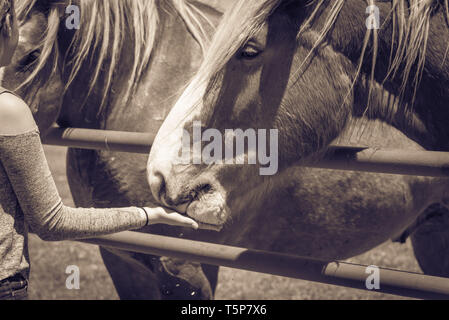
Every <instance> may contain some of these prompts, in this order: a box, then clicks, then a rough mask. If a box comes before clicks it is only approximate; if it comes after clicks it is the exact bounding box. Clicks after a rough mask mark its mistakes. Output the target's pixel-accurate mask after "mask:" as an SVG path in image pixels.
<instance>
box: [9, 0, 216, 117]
mask: <svg viewBox="0 0 449 320" xmlns="http://www.w3.org/2000/svg"><path fill="white" fill-rule="evenodd" d="M158 2H159V1H158V0H111V1H105V0H89V1H80V2H79V5H80V11H81V12H82V13H83V14H81V21H80V24H81V25H82V26H83V27H82V28H80V29H79V30H77V31H76V32H75V35H74V38H73V41H72V43H71V46H70V49H69V52H70V53H71V54H72V55H73V56H72V58H71V60H70V61H68V62H67V63H66V64H65V65H64V67H65V68H69V69H68V70H69V72H68V74H69V78H68V82H67V83H66V86H65V90H67V89H68V88H69V87H70V85H71V84H72V82H73V81H74V79H75V78H76V76H77V75H78V73H79V71H80V69H81V68H82V66H83V65H84V63H90V59H89V58H90V57H91V55H92V53H93V52H97V53H98V59H97V60H96V61H95V63H94V64H93V67H92V68H93V76H92V78H91V79H90V81H89V87H88V93H87V95H86V99H87V97H88V96H89V95H90V93H91V91H92V90H93V88H94V86H95V84H96V83H97V81H98V79H99V76H100V73H101V72H102V71H103V70H102V67H103V64H105V63H106V61H107V59H110V63H109V67H108V70H106V76H105V86H104V89H103V96H102V100H101V106H100V109H99V113H100V112H101V111H102V109H103V107H104V105H105V103H106V98H107V96H108V93H109V90H110V88H111V84H112V80H113V75H114V72H115V70H116V68H117V66H118V65H119V61H120V53H121V49H122V47H123V45H125V44H126V43H125V40H128V39H132V40H131V41H133V44H131V45H132V46H134V60H133V66H132V68H131V71H130V77H129V80H128V86H127V90H126V93H125V97H124V98H125V99H126V100H127V99H128V98H129V96H130V95H131V94H132V93H133V91H134V90H135V88H136V86H137V84H138V82H139V80H140V77H141V75H142V73H143V71H144V70H145V68H146V67H147V66H148V64H149V61H150V59H151V54H152V51H153V47H154V43H155V38H156V32H157V30H158V28H157V27H158V21H159V20H158V19H159V14H158V8H157V3H158ZM165 2H167V3H169V4H171V5H172V6H173V7H174V8H175V9H176V10H177V12H178V13H179V15H180V16H181V18H182V19H183V20H184V22H185V23H186V26H187V28H188V29H189V31H190V32H191V33H192V34H193V35H194V37H195V39H196V40H197V41H198V42H199V43H200V45H201V47H202V48H203V49H205V48H206V47H207V41H208V39H207V33H206V32H205V30H204V29H203V27H202V25H201V23H200V20H199V19H198V15H200V16H202V17H203V19H204V20H205V21H206V22H207V23H210V24H211V25H212V23H211V22H210V21H209V20H208V19H207V17H205V16H204V15H203V14H202V13H201V11H200V10H199V9H198V8H197V7H195V5H194V4H193V3H191V2H190V1H189V0H165ZM18 3H19V4H18V9H17V12H18V18H19V20H20V21H25V20H26V17H27V16H28V15H29V14H30V13H32V11H33V8H34V6H35V5H36V4H37V0H18ZM68 3H69V4H71V3H72V1H71V0H70V1H68ZM68 3H67V1H65V3H63V5H64V6H63V8H65V7H66V6H67V5H68ZM60 5H61V3H58V2H56V3H55V4H54V5H52V6H51V7H50V9H49V12H48V17H47V19H48V26H47V30H46V33H45V36H44V38H43V40H42V42H41V44H40V49H41V55H40V57H39V59H38V60H37V62H36V66H35V68H34V70H33V72H32V73H31V74H30V76H29V77H28V78H27V79H26V80H25V81H24V83H23V84H22V85H21V86H26V85H30V84H32V83H33V82H34V81H38V78H39V76H40V75H41V73H42V71H43V70H44V68H45V66H46V65H47V63H48V62H49V59H50V58H52V59H53V61H52V63H53V68H52V71H51V72H52V73H54V72H56V71H57V68H58V61H59V55H60V53H59V51H58V47H57V37H58V31H59V27H60V23H61V19H60V14H61V9H62V8H61V7H60ZM86 13H87V14H86ZM127 30H129V33H130V36H129V37H128V38H125V37H124V35H125V32H126V31H127ZM126 45H127V44H126ZM64 58H66V57H64ZM64 60H65V59H64Z"/></svg>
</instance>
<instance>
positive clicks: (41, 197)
mask: <svg viewBox="0 0 449 320" xmlns="http://www.w3.org/2000/svg"><path fill="white" fill-rule="evenodd" d="M0 162H1V163H2V165H3V167H4V168H5V170H6V173H7V175H8V179H9V181H10V183H11V185H12V187H13V190H14V193H15V194H16V197H17V199H18V201H19V204H20V207H21V209H22V211H23V213H24V215H25V220H26V221H27V223H28V224H29V225H30V227H31V228H32V230H33V232H35V233H36V234H37V235H38V236H39V237H40V238H42V239H43V240H47V241H56V240H69V239H73V240H74V239H82V238H90V237H94V236H99V235H104V234H109V233H114V232H120V231H125V230H130V229H138V228H141V227H143V226H145V224H146V215H145V213H144V212H143V211H141V210H140V209H138V208H137V207H128V208H113V209H95V208H70V207H66V206H65V205H63V203H62V200H61V197H60V196H59V193H58V190H57V189H56V185H55V182H54V180H53V177H52V174H51V172H50V169H49V167H48V163H47V160H46V158H45V154H44V150H43V147H42V143H41V139H40V136H39V131H38V128H37V127H36V128H35V129H34V130H32V131H30V132H26V133H23V134H18V135H0Z"/></svg>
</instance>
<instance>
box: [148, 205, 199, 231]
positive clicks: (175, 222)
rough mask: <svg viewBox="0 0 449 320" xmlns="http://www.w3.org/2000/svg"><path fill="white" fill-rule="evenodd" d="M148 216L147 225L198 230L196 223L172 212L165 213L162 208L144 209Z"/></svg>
mask: <svg viewBox="0 0 449 320" xmlns="http://www.w3.org/2000/svg"><path fill="white" fill-rule="evenodd" d="M145 211H146V212H147V214H148V224H149V225H150V224H158V223H160V224H168V225H171V226H179V227H188V228H193V229H198V223H196V221H195V220H192V219H190V218H189V217H186V216H183V215H181V214H179V213H177V212H174V211H167V210H166V209H164V208H161V207H157V208H148V207H145Z"/></svg>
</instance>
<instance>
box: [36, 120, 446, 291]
mask: <svg viewBox="0 0 449 320" xmlns="http://www.w3.org/2000/svg"><path fill="white" fill-rule="evenodd" d="M153 140H154V136H152V135H151V134H148V133H135V132H119V131H104V130H92V129H78V128H67V129H62V128H53V129H51V130H50V132H49V134H48V135H47V137H46V138H45V139H44V143H46V144H52V145H58V146H68V147H75V148H83V149H96V150H108V151H119V152H132V153H142V154H148V153H149V151H150V148H151V144H152V142H153ZM304 165H306V166H311V167H318V168H328V169H340V170H356V171H368V172H379V173H392V174H407V175H421V176H433V177H449V153H444V152H429V151H408V150H375V149H370V148H368V147H345V146H332V147H331V148H330V149H329V152H328V153H327V154H326V156H325V157H324V159H322V160H320V161H319V162H313V163H305V164H304ZM82 241H83V242H86V243H90V244H96V245H101V246H105V247H113V248H118V249H122V250H127V251H133V252H140V253H146V254H153V255H159V256H170V257H175V258H181V259H186V260H190V261H196V262H201V263H207V264H212V265H218V266H227V267H231V268H237V269H244V270H249V271H255V272H263V273H269V274H273V275H279V276H285V277H291V278H297V279H303V280H308V281H314V282H320V283H326V284H332V285H339V286H345V287H350V288H356V289H362V290H368V289H367V287H366V283H365V281H366V279H367V277H368V276H369V274H367V273H366V271H367V269H366V268H367V266H363V265H357V264H351V263H346V262H337V261H336V262H331V263H329V262H324V261H319V260H316V259H310V258H304V257H298V256H294V255H286V254H279V253H274V252H266V251H259V250H251V249H245V248H238V247H231V246H224V245H218V244H212V243H205V242H198V241H191V240H185V239H177V238H170V237H164V236H158V235H149V234H143V233H137V232H121V233H117V234H113V235H107V236H102V237H98V238H95V239H86V240H82ZM379 271H380V289H379V290H376V291H377V292H382V293H388V294H395V295H399V296H406V297H414V298H421V299H449V278H440V277H432V276H427V275H423V274H418V273H411V272H406V271H400V270H392V269H385V268H379Z"/></svg>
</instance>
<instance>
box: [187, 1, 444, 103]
mask: <svg viewBox="0 0 449 320" xmlns="http://www.w3.org/2000/svg"><path fill="white" fill-rule="evenodd" d="M389 1H390V2H391V11H390V15H391V19H392V23H393V30H394V31H393V35H392V43H395V52H393V45H392V51H391V56H390V66H389V70H388V73H387V77H386V78H385V81H386V80H387V79H391V78H394V77H396V76H402V79H403V80H402V85H401V88H400V97H401V96H402V95H403V94H404V92H405V89H406V86H407V85H408V82H409V80H410V77H412V76H413V80H412V84H413V88H414V96H413V100H414V99H415V95H416V89H417V87H418V84H419V81H420V79H421V75H422V72H423V68H424V64H425V57H426V50H427V39H428V37H429V28H430V19H431V15H432V13H433V12H434V10H435V8H436V7H437V6H438V5H439V4H440V2H442V3H443V10H444V14H445V16H446V20H447V21H446V22H447V23H448V25H449V4H448V0H442V1H441V0H389ZM288 2H291V0H251V1H248V0H240V1H239V2H238V3H237V4H236V5H235V6H234V8H233V9H232V10H229V11H228V12H227V13H226V14H225V16H224V17H223V19H222V24H221V26H220V27H219V29H218V31H217V32H216V34H215V38H214V41H213V43H212V45H211V47H210V49H209V50H208V53H207V55H206V58H205V60H204V62H203V65H202V67H201V68H200V71H199V73H198V75H197V78H196V86H199V85H200V84H201V83H204V82H207V81H210V80H211V79H213V77H214V75H216V74H217V73H218V72H219V71H220V70H221V69H222V68H223V67H224V66H225V64H226V63H227V61H229V60H230V59H231V57H232V56H233V55H234V54H235V53H236V52H237V51H238V50H239V49H240V48H241V47H243V46H244V45H245V43H246V42H247V41H248V40H249V39H250V38H251V37H253V36H254V35H255V34H256V33H257V32H258V31H259V30H260V28H261V27H262V26H263V25H264V24H265V23H266V21H267V20H268V17H269V16H270V15H271V14H272V13H273V12H274V11H275V10H276V9H277V8H278V7H279V6H280V5H282V4H284V3H288ZM347 2H348V1H347V0H332V1H330V2H327V1H325V0H311V1H309V3H308V4H307V5H308V6H314V7H313V10H311V14H310V15H309V16H308V18H307V19H306V21H305V22H304V23H303V24H302V26H301V28H300V30H299V33H298V36H297V39H300V36H301V34H302V33H303V32H304V31H305V30H307V29H308V28H311V26H312V24H313V22H314V21H315V19H316V18H317V16H318V15H319V14H320V13H321V12H322V11H323V10H322V9H323V7H324V6H326V4H328V5H329V6H330V9H329V10H328V13H327V17H326V20H325V22H324V25H323V27H322V29H321V30H320V31H319V35H318V37H317V40H316V42H315V43H314V44H313V46H312V49H311V50H310V53H309V54H308V56H307V57H306V58H305V59H304V62H303V64H302V65H301V67H300V68H299V69H301V68H302V66H303V65H304V64H305V63H306V61H307V60H308V59H309V58H310V57H312V56H313V53H314V52H315V50H316V49H317V48H319V46H320V45H321V44H322V43H323V41H325V38H326V35H327V34H328V33H329V31H330V30H331V29H332V27H333V25H334V24H335V22H336V20H337V18H338V16H339V14H340V12H341V10H342V8H343V6H344V5H348V4H347ZM376 2H386V0H382V1H376V0H366V3H367V6H368V5H375V4H376ZM361 14H363V13H361ZM371 39H372V40H371ZM395 39H396V40H395ZM371 41H372V47H373V61H372V70H371V81H372V82H371V84H373V80H374V71H375V66H376V59H377V50H378V36H377V30H375V29H373V30H370V29H368V28H367V31H366V36H365V40H364V43H363V47H362V51H361V53H360V61H359V65H358V71H357V74H356V77H355V78H356V79H357V78H358V76H359V75H360V72H361V67H362V63H363V61H364V57H365V53H366V51H367V49H368V46H369V45H370V42H371ZM448 49H449V46H448ZM448 51H449V50H448ZM446 55H447V52H446ZM414 68H416V73H415V74H414V75H412V74H411V73H412V70H413V69H414ZM300 71H301V70H298V71H297V72H298V73H299V72H300ZM399 72H401V74H399ZM355 81H356V80H354V82H355ZM192 87H193V85H192ZM370 87H371V86H370ZM370 94H371V89H370ZM411 105H413V101H412V103H411ZM193 107H195V106H193Z"/></svg>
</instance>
